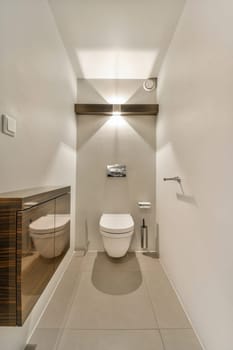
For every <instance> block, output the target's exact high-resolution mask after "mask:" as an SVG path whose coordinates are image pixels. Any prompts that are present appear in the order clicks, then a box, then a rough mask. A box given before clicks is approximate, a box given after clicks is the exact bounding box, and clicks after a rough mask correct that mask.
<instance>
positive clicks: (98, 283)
mask: <svg viewBox="0 0 233 350" xmlns="http://www.w3.org/2000/svg"><path fill="white" fill-rule="evenodd" d="M92 283H93V285H94V286H95V287H96V288H97V289H98V290H99V291H101V292H103V293H105V294H110V295H123V294H129V293H132V292H134V291H135V290H137V289H138V288H139V287H140V285H141V284H142V273H141V270H140V266H139V262H138V259H137V257H136V254H135V253H129V254H127V255H126V256H125V257H123V258H118V259H114V258H110V257H108V256H107V254H105V253H103V252H99V253H98V254H97V256H96V259H95V262H94V266H93V272H92Z"/></svg>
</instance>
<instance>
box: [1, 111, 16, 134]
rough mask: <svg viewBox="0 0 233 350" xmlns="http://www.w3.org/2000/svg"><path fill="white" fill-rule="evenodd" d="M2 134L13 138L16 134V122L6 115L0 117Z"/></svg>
mask: <svg viewBox="0 0 233 350" xmlns="http://www.w3.org/2000/svg"><path fill="white" fill-rule="evenodd" d="M2 132H3V133H4V134H6V135H9V136H13V137H14V136H15V134H16V120H15V119H14V118H12V117H10V116H9V115H7V114H3V115H2Z"/></svg>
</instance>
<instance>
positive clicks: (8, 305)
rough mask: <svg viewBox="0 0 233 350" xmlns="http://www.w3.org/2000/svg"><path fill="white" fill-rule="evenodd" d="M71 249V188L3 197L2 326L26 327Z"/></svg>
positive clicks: (0, 201)
mask: <svg viewBox="0 0 233 350" xmlns="http://www.w3.org/2000/svg"><path fill="white" fill-rule="evenodd" d="M46 193H47V196H46ZM13 202H14V204H13ZM4 205H5V207H4ZM69 246H70V187H62V188H60V187H59V188H44V189H40V191H39V189H34V193H33V189H30V190H25V191H20V192H19V191H17V192H12V193H6V194H2V195H0V325H1V326H22V325H23V323H24V321H25V320H26V318H27V317H28V315H29V314H30V312H31V310H32V309H33V306H34V305H35V303H36V302H37V300H38V299H39V297H40V295H41V294H42V292H43V290H44V289H45V287H46V286H47V284H48V282H49V281H50V279H51V278H52V276H53V274H54V272H55V270H56V269H57V267H58V266H59V264H60V262H61V261H62V259H63V257H64V256H65V254H66V252H67V251H68V249H69Z"/></svg>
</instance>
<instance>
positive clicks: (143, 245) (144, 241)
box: [141, 219, 148, 249]
mask: <svg viewBox="0 0 233 350" xmlns="http://www.w3.org/2000/svg"><path fill="white" fill-rule="evenodd" d="M141 248H142V249H147V248H148V227H147V226H146V224H145V219H143V220H142V226H141Z"/></svg>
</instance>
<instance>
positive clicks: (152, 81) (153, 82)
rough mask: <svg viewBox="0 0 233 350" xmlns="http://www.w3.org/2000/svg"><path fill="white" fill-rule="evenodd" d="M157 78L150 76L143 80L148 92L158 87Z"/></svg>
mask: <svg viewBox="0 0 233 350" xmlns="http://www.w3.org/2000/svg"><path fill="white" fill-rule="evenodd" d="M156 83H157V79H156V78H149V79H146V80H145V81H144V82H143V89H144V90H145V91H147V92H151V91H153V90H154V89H155V88H156Z"/></svg>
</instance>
